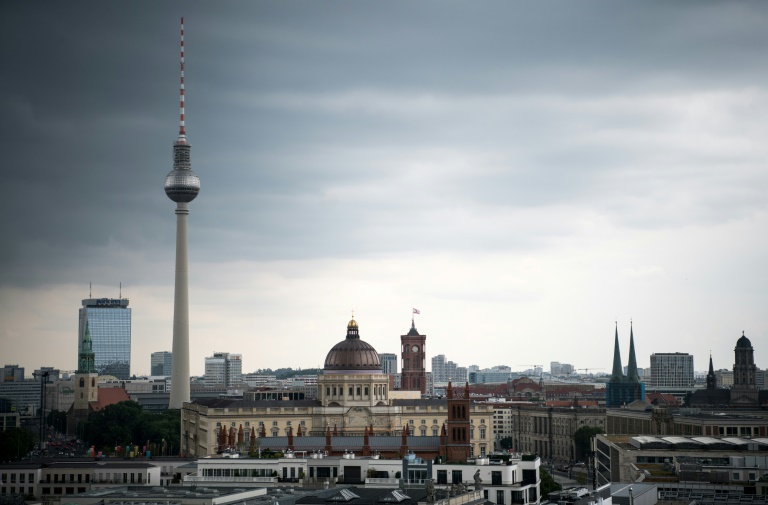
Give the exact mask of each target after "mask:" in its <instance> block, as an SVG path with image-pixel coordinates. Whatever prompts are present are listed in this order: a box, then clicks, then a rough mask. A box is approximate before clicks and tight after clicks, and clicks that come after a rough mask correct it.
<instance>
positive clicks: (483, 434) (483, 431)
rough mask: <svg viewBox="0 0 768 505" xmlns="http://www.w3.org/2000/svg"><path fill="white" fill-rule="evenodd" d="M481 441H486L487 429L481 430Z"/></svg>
mask: <svg viewBox="0 0 768 505" xmlns="http://www.w3.org/2000/svg"><path fill="white" fill-rule="evenodd" d="M480 439H481V440H485V428H480Z"/></svg>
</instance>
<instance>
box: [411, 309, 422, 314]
mask: <svg viewBox="0 0 768 505" xmlns="http://www.w3.org/2000/svg"><path fill="white" fill-rule="evenodd" d="M413 313H414V314H421V312H420V311H419V309H413Z"/></svg>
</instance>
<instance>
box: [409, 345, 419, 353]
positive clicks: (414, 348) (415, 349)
mask: <svg viewBox="0 0 768 505" xmlns="http://www.w3.org/2000/svg"><path fill="white" fill-rule="evenodd" d="M411 351H413V352H419V346H418V345H414V346H413V347H411Z"/></svg>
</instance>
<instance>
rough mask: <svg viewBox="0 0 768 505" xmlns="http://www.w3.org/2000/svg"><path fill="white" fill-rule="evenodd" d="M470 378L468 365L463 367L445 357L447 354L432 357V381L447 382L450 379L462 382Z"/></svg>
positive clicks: (436, 382) (437, 382)
mask: <svg viewBox="0 0 768 505" xmlns="http://www.w3.org/2000/svg"><path fill="white" fill-rule="evenodd" d="M468 380H469V374H468V373H467V369H466V367H461V366H459V365H457V364H456V363H454V362H453V361H449V360H446V359H445V354H438V355H437V356H434V357H433V358H432V381H433V382H434V383H435V384H447V383H448V381H453V382H454V383H462V382H466V381H468Z"/></svg>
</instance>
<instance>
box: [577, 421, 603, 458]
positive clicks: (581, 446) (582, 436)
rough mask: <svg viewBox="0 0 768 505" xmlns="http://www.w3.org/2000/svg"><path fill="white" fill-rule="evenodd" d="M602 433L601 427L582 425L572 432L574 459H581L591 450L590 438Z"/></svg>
mask: <svg viewBox="0 0 768 505" xmlns="http://www.w3.org/2000/svg"><path fill="white" fill-rule="evenodd" d="M599 433H603V429H602V428H597V427H595V428H592V427H590V426H582V427H581V428H579V429H578V430H576V431H575V432H574V433H573V443H574V445H575V446H576V459H577V460H582V459H584V458H585V457H586V456H588V455H589V453H590V452H592V449H591V440H592V437H594V436H595V435H597V434H599Z"/></svg>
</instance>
